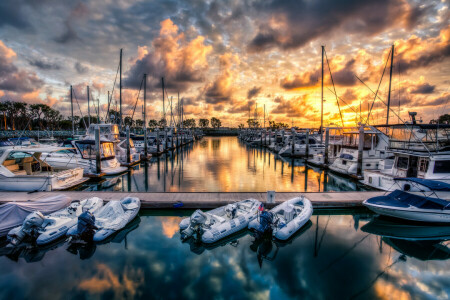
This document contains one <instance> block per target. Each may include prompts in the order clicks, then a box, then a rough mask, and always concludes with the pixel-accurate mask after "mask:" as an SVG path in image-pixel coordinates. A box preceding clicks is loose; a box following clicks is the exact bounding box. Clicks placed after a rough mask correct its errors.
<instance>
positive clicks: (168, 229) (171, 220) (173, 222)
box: [160, 217, 181, 239]
mask: <svg viewBox="0 0 450 300" xmlns="http://www.w3.org/2000/svg"><path fill="white" fill-rule="evenodd" d="M160 220H161V226H162V230H163V234H164V235H165V236H166V237H168V238H169V239H171V238H172V237H173V236H174V235H175V233H177V232H178V230H179V229H180V227H179V226H178V224H180V222H181V218H180V217H161V218H160Z"/></svg>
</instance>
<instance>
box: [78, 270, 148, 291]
mask: <svg viewBox="0 0 450 300" xmlns="http://www.w3.org/2000/svg"><path fill="white" fill-rule="evenodd" d="M96 272H97V274H96V275H95V276H94V277H92V278H90V279H84V280H82V281H81V282H80V284H79V286H78V287H79V289H81V290H85V291H88V292H90V293H93V294H98V293H105V292H107V291H113V292H114V297H113V299H122V298H133V297H134V296H135V295H136V289H137V287H139V286H140V285H142V284H143V283H144V272H143V270H142V269H134V270H132V271H129V270H128V269H127V268H125V270H124V272H123V273H122V274H121V276H118V275H116V274H114V272H113V271H112V270H111V268H110V267H109V266H107V265H105V264H97V265H96Z"/></svg>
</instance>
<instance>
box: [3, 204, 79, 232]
mask: <svg viewBox="0 0 450 300" xmlns="http://www.w3.org/2000/svg"><path fill="white" fill-rule="evenodd" d="M71 201H72V199H70V197H68V196H66V195H54V196H50V197H45V198H42V199H37V200H34V201H23V202H8V203H5V204H2V205H0V220H1V222H0V236H4V235H6V234H7V233H8V232H9V231H10V230H11V229H13V228H14V227H17V226H20V225H21V224H22V223H23V220H25V218H26V217H27V216H28V215H29V214H30V213H32V212H33V211H36V210H38V211H40V212H41V213H43V214H44V215H47V214H49V213H52V212H55V211H58V210H60V209H63V208H64V207H67V206H68V205H69V204H70V202H71Z"/></svg>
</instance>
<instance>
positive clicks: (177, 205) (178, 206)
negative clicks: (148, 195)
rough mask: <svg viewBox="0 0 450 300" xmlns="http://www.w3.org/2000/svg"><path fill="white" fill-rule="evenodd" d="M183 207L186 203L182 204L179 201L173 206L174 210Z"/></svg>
mask: <svg viewBox="0 0 450 300" xmlns="http://www.w3.org/2000/svg"><path fill="white" fill-rule="evenodd" d="M183 206H184V203H183V202H181V201H178V202H176V203H174V204H173V207H174V208H180V207H183Z"/></svg>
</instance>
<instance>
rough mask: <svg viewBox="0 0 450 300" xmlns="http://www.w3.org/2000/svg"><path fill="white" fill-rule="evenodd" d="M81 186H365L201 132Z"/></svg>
mask: <svg viewBox="0 0 450 300" xmlns="http://www.w3.org/2000/svg"><path fill="white" fill-rule="evenodd" d="M78 189H80V190H120V191H150V192H266V191H267V190H276V191H278V192H292V191H309V192H318V191H354V190H365V189H367V188H365V187H363V186H362V185H361V184H359V183H357V182H356V181H354V180H351V179H348V178H344V177H341V176H338V175H335V174H333V173H328V172H325V171H323V170H321V169H320V168H316V167H312V166H310V165H307V164H305V161H304V160H303V159H289V158H281V157H279V156H275V155H274V154H273V153H271V152H270V151H268V150H266V149H261V148H252V147H249V146H247V145H246V144H245V143H243V142H241V141H239V140H238V138H237V137H205V138H204V139H203V140H201V141H197V142H195V143H194V144H191V145H189V146H185V147H184V148H182V149H180V150H179V151H178V152H177V151H175V152H173V153H170V154H166V155H162V156H160V157H154V158H152V160H151V161H150V163H148V164H141V165H140V166H137V167H135V168H134V169H133V170H132V171H130V172H128V173H126V174H124V175H121V176H119V177H116V178H107V179H106V180H103V181H102V182H99V183H95V182H88V183H86V184H84V185H83V186H81V187H79V188H78Z"/></svg>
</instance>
